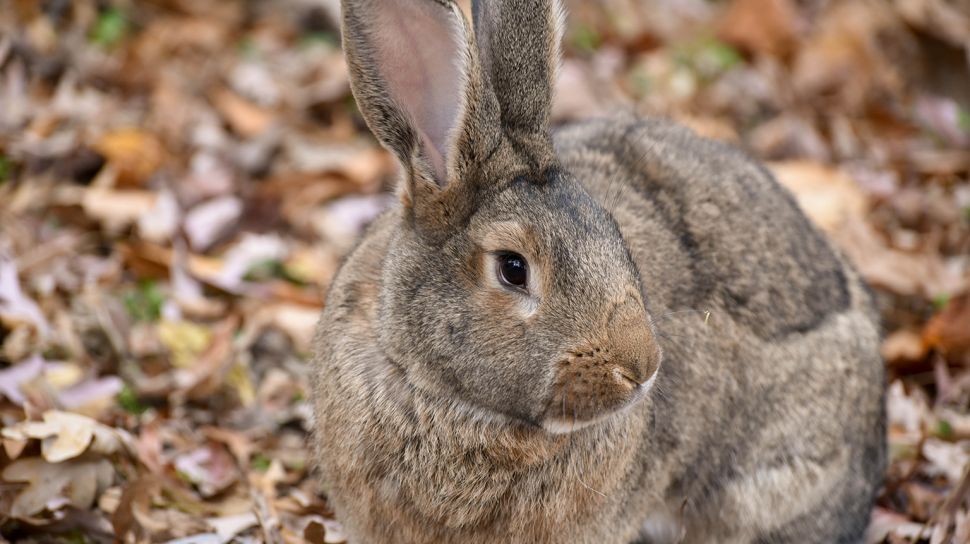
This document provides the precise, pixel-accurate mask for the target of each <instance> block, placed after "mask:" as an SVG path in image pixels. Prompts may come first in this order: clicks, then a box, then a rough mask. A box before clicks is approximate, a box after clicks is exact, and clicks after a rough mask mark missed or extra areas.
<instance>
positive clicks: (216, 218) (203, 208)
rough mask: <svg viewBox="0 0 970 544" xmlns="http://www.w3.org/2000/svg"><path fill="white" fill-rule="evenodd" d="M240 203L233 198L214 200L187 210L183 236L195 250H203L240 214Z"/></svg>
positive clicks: (237, 199) (226, 197)
mask: <svg viewBox="0 0 970 544" xmlns="http://www.w3.org/2000/svg"><path fill="white" fill-rule="evenodd" d="M242 211H243V205H242V201H241V200H240V199H239V198H238V197H235V196H223V197H218V198H214V199H212V200H209V201H207V202H204V203H202V204H199V205H198V206H196V207H194V208H192V209H191V210H189V212H188V213H187V214H186V215H185V221H184V224H183V226H184V228H185V234H186V235H188V237H189V244H190V245H191V246H192V248H193V249H195V250H205V249H208V248H209V246H211V245H212V243H213V242H215V241H216V240H217V239H218V238H219V237H220V236H222V235H223V234H224V233H225V232H226V229H228V228H229V227H230V226H232V224H233V223H235V222H236V220H237V219H239V216H240V215H241V214H242Z"/></svg>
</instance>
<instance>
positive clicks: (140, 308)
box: [123, 281, 165, 322]
mask: <svg viewBox="0 0 970 544" xmlns="http://www.w3.org/2000/svg"><path fill="white" fill-rule="evenodd" d="M123 301H124V304H125V310H127V311H128V315H130V316H131V318H132V319H134V320H135V321H148V322H153V321H158V319H159V318H160V317H161V316H162V305H164V304H165V294H164V293H162V290H161V288H160V287H159V286H158V284H157V283H155V282H154V281H143V282H141V283H140V284H139V285H138V288H137V289H135V290H133V291H130V292H128V293H126V294H125V296H124V299H123Z"/></svg>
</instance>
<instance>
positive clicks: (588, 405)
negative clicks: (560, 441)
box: [542, 348, 659, 434]
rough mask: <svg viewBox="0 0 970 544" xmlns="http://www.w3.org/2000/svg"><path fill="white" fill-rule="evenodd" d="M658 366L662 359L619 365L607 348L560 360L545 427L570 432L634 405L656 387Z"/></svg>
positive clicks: (574, 354)
mask: <svg viewBox="0 0 970 544" xmlns="http://www.w3.org/2000/svg"><path fill="white" fill-rule="evenodd" d="M658 368H659V360H658V361H657V362H656V363H655V364H636V365H623V364H618V363H616V362H614V361H612V360H611V357H610V351H609V350H607V349H600V348H596V349H593V350H588V351H582V352H572V353H570V357H567V358H565V359H563V360H562V361H560V363H559V369H558V377H557V379H556V382H555V384H554V386H553V394H552V398H551V399H550V401H549V404H548V406H547V407H546V410H545V413H544V414H543V418H542V427H543V428H544V429H545V430H546V431H548V432H550V433H554V434H564V433H570V432H573V431H576V430H579V429H582V428H584V427H588V426H590V425H592V424H594V423H598V422H600V421H602V420H604V419H606V418H608V417H610V416H612V415H614V414H616V413H618V412H621V411H623V410H625V409H627V408H629V407H631V406H633V405H634V404H636V403H637V402H638V401H639V400H641V399H642V398H643V397H644V396H645V395H646V394H647V392H648V391H650V389H651V388H652V387H653V383H654V381H655V380H656V378H657V370H658Z"/></svg>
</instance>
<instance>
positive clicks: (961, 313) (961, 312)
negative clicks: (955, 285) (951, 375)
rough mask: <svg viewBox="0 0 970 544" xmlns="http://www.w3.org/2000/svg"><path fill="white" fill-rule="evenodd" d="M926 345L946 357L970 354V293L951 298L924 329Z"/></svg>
mask: <svg viewBox="0 0 970 544" xmlns="http://www.w3.org/2000/svg"><path fill="white" fill-rule="evenodd" d="M923 341H924V342H925V343H926V345H928V346H930V347H932V348H935V349H938V350H940V352H941V353H943V354H945V355H952V356H954V357H958V356H960V355H962V354H964V353H967V352H970V292H966V293H963V294H960V295H958V296H955V297H953V298H951V299H950V300H949V301H948V302H947V304H946V306H945V307H944V308H943V311H941V312H940V313H938V314H936V315H934V316H933V318H932V319H930V322H929V323H927V324H926V327H925V328H924V329H923Z"/></svg>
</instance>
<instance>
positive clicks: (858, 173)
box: [0, 0, 970, 543]
mask: <svg viewBox="0 0 970 544" xmlns="http://www.w3.org/2000/svg"><path fill="white" fill-rule="evenodd" d="M565 3H566V7H567V8H568V12H569V18H568V21H569V27H568V30H567V32H566V35H565V41H564V44H563V48H564V60H563V63H562V68H561V71H560V81H559V83H558V88H557V95H556V104H555V118H556V120H557V123H562V122H568V121H569V120H572V119H576V118H582V117H587V116H592V115H597V114H602V113H608V112H612V111H617V110H625V111H635V112H638V113H641V114H644V115H663V116H668V117H672V118H675V119H677V120H679V121H681V122H683V123H685V124H687V125H689V126H690V127H692V128H693V129H694V130H696V131H697V132H699V133H701V134H703V135H706V136H709V137H712V138H716V139H720V140H725V141H728V142H732V143H734V144H736V145H738V146H741V147H742V148H744V149H746V150H747V151H748V152H750V153H751V154H753V155H755V156H757V157H759V158H761V159H763V160H764V161H766V164H767V165H768V168H769V169H770V170H772V171H773V172H774V173H775V175H776V176H777V177H778V179H779V180H780V181H781V182H782V183H783V184H785V185H786V186H787V187H789V188H790V189H791V190H792V191H793V193H794V194H795V196H796V197H797V198H798V200H799V202H800V203H801V204H802V206H803V207H804V209H805V210H806V211H807V212H808V214H809V215H810V216H811V217H812V219H813V220H814V221H815V222H816V223H817V224H818V225H819V226H820V227H821V228H822V229H823V230H824V231H825V232H827V233H828V234H829V235H830V237H831V238H832V240H833V241H834V243H835V244H836V245H837V246H838V247H839V248H840V249H841V250H842V251H843V252H845V254H846V255H848V257H849V258H850V259H851V260H852V261H853V262H854V263H855V265H856V266H857V267H858V268H859V270H860V271H861V272H862V274H863V275H864V276H865V278H866V279H867V280H868V281H869V282H870V283H871V285H872V287H873V289H874V292H875V294H876V297H877V300H878V302H879V308H880V311H881V313H882V317H883V319H884V325H885V331H886V338H885V342H884V344H883V347H882V349H883V355H884V357H885V359H886V364H887V368H888V371H889V375H890V385H889V391H888V394H887V405H888V411H889V416H890V422H891V430H890V436H889V441H890V450H891V455H892V465H891V467H890V469H889V472H888V474H887V480H886V485H885V487H884V489H883V490H882V492H881V494H880V497H879V501H878V508H877V509H876V511H875V512H874V513H873V519H872V524H871V527H870V532H869V536H868V542H871V543H877V542H887V543H903V542H921V543H928V542H932V543H943V542H970V513H968V512H970V506H968V502H970V477H968V472H967V470H968V469H967V467H968V465H970V2H968V1H966V0H881V1H876V0H871V1H870V0H842V1H836V0H722V1H713V0H600V1H578V0H573V1H567V2H565ZM338 13H339V6H338V3H337V1H336V0H276V1H270V0H263V1H260V0H250V1H227V0H225V1H217V0H140V1H135V0H127V1H125V0H114V1H112V0H98V1H96V0H73V1H71V0H0V427H2V445H3V448H2V451H0V469H2V479H0V542H3V541H4V540H8V541H35V542H70V543H81V542H85V543H86V542H112V541H113V539H114V537H113V536H112V535H117V538H118V539H119V540H120V541H124V542H161V541H167V540H172V539H178V538H184V537H194V540H191V541H192V542H204V543H210V542H212V543H223V542H230V541H237V542H287V543H288V542H302V541H308V542H313V543H320V542H340V541H342V535H341V532H340V527H339V525H338V524H336V523H335V522H334V521H333V520H332V519H331V516H332V514H331V513H330V512H329V510H328V508H327V505H326V502H325V498H324V497H323V496H321V495H319V494H318V493H317V489H316V487H315V484H314V481H313V479H312V476H311V473H310V471H311V467H310V460H309V458H308V448H307V434H306V433H307V430H308V428H309V426H308V421H307V418H308V416H309V409H308V405H307V401H306V375H305V374H306V371H305V368H306V367H305V362H304V361H305V358H306V355H307V353H308V346H309V340H310V337H311V334H312V331H313V327H314V324H315V321H316V318H317V315H318V313H319V311H320V309H321V307H322V301H323V296H324V294H325V292H326V289H327V286H328V283H329V281H330V278H331V277H332V275H333V273H334V271H335V269H336V268H337V266H338V264H339V262H340V259H341V257H342V256H343V255H344V254H345V252H346V251H347V250H348V249H349V248H350V247H352V245H353V243H354V240H355V238H356V236H357V235H358V234H359V233H360V231H361V229H362V228H363V226H365V225H366V224H367V223H368V222H369V221H370V220H371V219H373V218H374V217H375V215H376V214H378V213H380V211H381V210H382V209H384V208H385V207H386V206H387V205H388V204H389V203H391V202H392V201H393V197H392V196H390V194H389V191H391V190H392V189H393V185H394V181H395V172H396V165H395V163H394V162H393V160H391V159H390V157H389V156H388V155H387V154H386V153H385V152H384V151H383V150H382V149H381V148H380V147H379V146H378V145H377V144H376V143H375V141H374V139H373V137H372V136H371V135H370V134H369V132H368V131H367V129H366V127H365V125H364V124H363V122H362V120H361V118H360V115H359V113H358V112H357V110H356V109H355V105H354V100H353V98H352V97H351V95H350V92H349V87H348V82H347V70H346V66H345V64H344V61H343V59H342V56H341V51H340V37H339V28H338V26H339V25H338V24H337V20H338Z"/></svg>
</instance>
